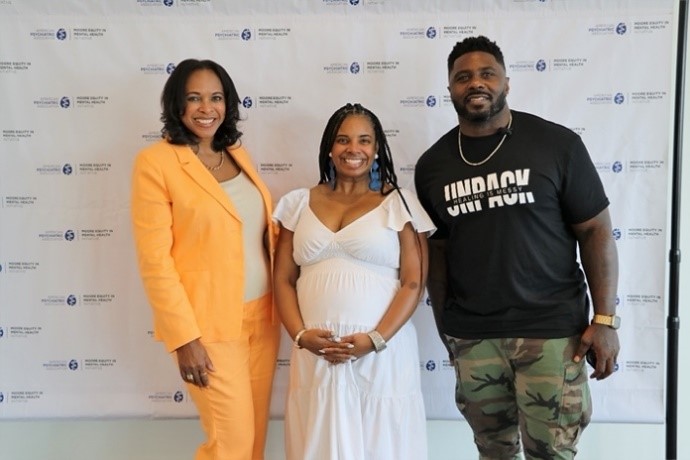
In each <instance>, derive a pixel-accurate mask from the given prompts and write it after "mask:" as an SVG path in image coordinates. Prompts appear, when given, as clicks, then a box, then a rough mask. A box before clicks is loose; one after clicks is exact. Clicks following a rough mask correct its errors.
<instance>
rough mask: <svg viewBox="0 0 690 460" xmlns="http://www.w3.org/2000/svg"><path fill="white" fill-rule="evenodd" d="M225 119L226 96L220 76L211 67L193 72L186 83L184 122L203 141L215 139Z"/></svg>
mask: <svg viewBox="0 0 690 460" xmlns="http://www.w3.org/2000/svg"><path fill="white" fill-rule="evenodd" d="M224 119H225V96H224V95H223V85H222V84H221V82H220V79H219V78H218V76H217V75H216V74H215V72H213V71H212V70H209V69H201V70H197V71H196V72H193V73H192V74H190V75H189V78H188V79H187V84H186V85H185V107H184V113H183V114H182V123H184V125H185V127H187V129H188V130H190V131H191V132H192V133H193V134H194V135H195V136H196V137H198V138H199V140H200V142H201V143H208V142H210V141H212V140H213V136H214V135H215V133H216V131H217V130H218V127H219V126H220V124H221V123H222V122H223V120H224Z"/></svg>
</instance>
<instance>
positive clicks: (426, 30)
mask: <svg viewBox="0 0 690 460" xmlns="http://www.w3.org/2000/svg"><path fill="white" fill-rule="evenodd" d="M437 30H438V29H437V28H436V27H434V26H426V27H424V26H419V27H408V28H406V29H403V30H401V31H399V32H398V35H399V36H400V38H402V39H404V40H426V39H431V40H433V39H434V38H436V37H437V36H438V32H437Z"/></svg>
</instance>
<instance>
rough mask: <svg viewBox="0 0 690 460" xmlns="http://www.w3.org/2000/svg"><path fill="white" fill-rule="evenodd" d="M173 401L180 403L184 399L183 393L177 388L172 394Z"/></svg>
mask: <svg viewBox="0 0 690 460" xmlns="http://www.w3.org/2000/svg"><path fill="white" fill-rule="evenodd" d="M173 401H175V402H176V403H181V402H182V401H184V393H182V392H181V391H179V390H178V391H176V392H175V394H174V395H173Z"/></svg>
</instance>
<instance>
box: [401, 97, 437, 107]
mask: <svg viewBox="0 0 690 460" xmlns="http://www.w3.org/2000/svg"><path fill="white" fill-rule="evenodd" d="M398 102H399V104H400V105H401V106H402V107H404V108H416V107H426V108H434V107H436V106H437V105H438V97H437V96H436V95H434V94H429V95H428V96H407V97H405V98H403V99H400V100H399V101H398Z"/></svg>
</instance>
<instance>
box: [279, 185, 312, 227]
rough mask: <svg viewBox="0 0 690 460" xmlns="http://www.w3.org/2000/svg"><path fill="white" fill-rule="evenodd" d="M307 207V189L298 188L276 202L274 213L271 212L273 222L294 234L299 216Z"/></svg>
mask: <svg viewBox="0 0 690 460" xmlns="http://www.w3.org/2000/svg"><path fill="white" fill-rule="evenodd" d="M307 206H309V189H306V188H299V189H296V190H292V191H291V192H288V193H286V194H285V195H283V197H282V198H281V199H280V200H278V205H277V206H276V209H275V211H273V220H274V221H276V222H279V223H280V224H281V225H282V226H283V227H284V228H286V229H288V230H290V231H291V232H294V231H295V228H296V227H297V222H299V218H300V215H301V214H302V211H303V210H304V208H305V207H307Z"/></svg>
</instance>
